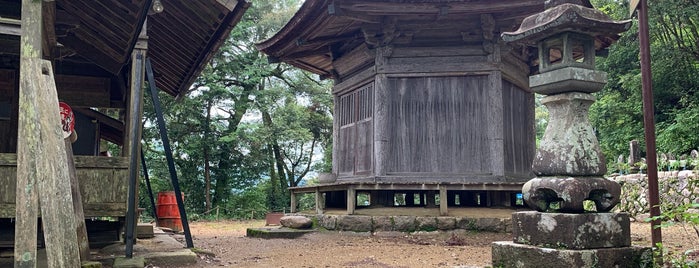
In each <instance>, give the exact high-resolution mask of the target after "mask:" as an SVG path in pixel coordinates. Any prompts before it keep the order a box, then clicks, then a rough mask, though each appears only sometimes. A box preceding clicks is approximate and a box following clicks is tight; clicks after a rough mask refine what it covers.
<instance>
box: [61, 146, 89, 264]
mask: <svg viewBox="0 0 699 268" xmlns="http://www.w3.org/2000/svg"><path fill="white" fill-rule="evenodd" d="M64 143H65V148H66V158H67V159H66V163H67V165H68V176H69V178H70V194H71V196H72V198H73V199H72V200H73V215H74V217H75V233H76V235H77V239H78V250H79V253H80V260H81V261H83V262H85V261H89V260H90V243H89V242H88V239H87V227H86V226H85V213H84V211H83V201H82V196H81V194H80V183H79V181H78V176H77V174H76V171H75V161H74V160H73V146H72V142H71V141H70V138H67V139H65V141H64Z"/></svg>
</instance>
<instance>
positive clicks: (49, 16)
mask: <svg viewBox="0 0 699 268" xmlns="http://www.w3.org/2000/svg"><path fill="white" fill-rule="evenodd" d="M41 9H42V13H43V15H42V16H43V21H44V22H43V27H44V36H43V40H42V42H43V46H42V53H43V54H44V57H45V58H48V59H53V55H52V52H53V48H54V47H56V44H57V39H56V27H55V25H54V23H55V21H56V2H54V1H44V4H43V5H42V6H41Z"/></svg>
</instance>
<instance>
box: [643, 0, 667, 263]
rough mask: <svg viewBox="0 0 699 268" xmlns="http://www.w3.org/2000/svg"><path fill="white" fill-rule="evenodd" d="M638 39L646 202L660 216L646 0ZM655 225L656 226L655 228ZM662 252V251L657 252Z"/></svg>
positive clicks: (658, 235) (656, 233)
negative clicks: (644, 145)
mask: <svg viewBox="0 0 699 268" xmlns="http://www.w3.org/2000/svg"><path fill="white" fill-rule="evenodd" d="M638 24H639V28H638V31H639V40H640V54H641V77H642V88H643V125H644V126H645V127H644V131H645V136H646V137H645V138H646V163H647V165H648V203H649V204H650V216H651V217H656V216H660V207H659V204H660V198H659V194H658V160H657V154H656V148H655V118H654V115H655V112H654V109H653V79H652V76H651V65H650V34H649V30H648V0H641V3H640V8H639V11H638ZM660 223H661V221H660V220H658V219H656V220H653V221H651V242H652V243H653V247H655V246H657V244H658V243H662V242H663V239H662V232H661V229H660V227H659V226H660ZM656 227H657V228H656ZM659 253H660V254H662V252H659Z"/></svg>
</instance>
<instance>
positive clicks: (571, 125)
mask: <svg viewBox="0 0 699 268" xmlns="http://www.w3.org/2000/svg"><path fill="white" fill-rule="evenodd" d="M546 8H547V9H546V10H545V11H544V12H542V13H539V14H535V15H533V16H530V17H528V18H526V19H525V20H524V21H523V22H522V25H521V26H520V28H519V30H517V31H515V32H509V33H503V35H502V38H503V39H504V40H505V41H506V42H513V43H521V44H525V45H528V46H534V47H537V48H538V54H539V57H538V63H539V64H538V65H539V74H537V75H533V76H531V77H530V78H529V85H530V87H531V89H532V90H533V91H534V92H535V93H538V94H543V95H547V97H545V98H544V99H543V104H544V105H546V107H547V108H548V110H549V115H550V120H549V124H548V127H547V128H546V131H545V132H544V137H543V139H542V140H541V144H540V147H539V148H538V149H537V152H536V156H535V158H534V163H533V171H534V173H535V174H536V175H537V176H538V177H537V178H534V179H532V180H530V181H529V182H527V183H526V184H525V185H524V187H523V189H522V193H523V198H524V200H525V202H526V203H527V204H528V205H529V206H530V207H531V208H533V209H536V210H538V211H542V212H543V211H548V210H557V211H561V212H583V211H584V210H583V201H585V200H592V201H594V202H595V205H596V208H597V211H598V212H606V211H610V210H611V209H612V208H613V207H614V206H615V205H616V204H618V203H619V195H620V194H621V187H620V186H619V184H617V183H616V182H613V181H610V180H607V179H605V178H603V177H602V175H604V174H605V173H606V172H607V169H606V166H605V161H604V156H603V155H602V152H601V150H600V147H599V143H598V141H597V138H596V137H595V133H594V131H593V129H592V126H591V125H590V123H589V120H588V110H589V107H590V105H592V103H593V102H594V101H595V98H594V96H592V95H591V94H590V93H594V92H598V91H600V90H601V89H602V88H603V87H604V85H605V84H606V83H607V74H606V73H604V72H602V71H597V70H595V66H594V65H595V42H596V40H597V39H612V40H613V37H614V36H616V35H617V34H618V33H620V32H623V31H625V30H626V29H628V27H629V26H630V22H629V21H621V22H619V21H613V20H611V19H610V18H609V17H608V16H606V15H605V14H604V13H602V12H600V11H598V10H596V9H593V8H589V7H586V6H584V4H583V1H582V0H577V1H575V0H568V1H565V0H563V1H547V3H546Z"/></svg>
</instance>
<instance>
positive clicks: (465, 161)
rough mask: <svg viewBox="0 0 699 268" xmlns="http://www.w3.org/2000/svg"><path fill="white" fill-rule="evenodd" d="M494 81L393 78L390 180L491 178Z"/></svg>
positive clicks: (481, 77)
mask: <svg viewBox="0 0 699 268" xmlns="http://www.w3.org/2000/svg"><path fill="white" fill-rule="evenodd" d="M487 88H488V76H485V75H472V76H440V77H404V78H403V77H393V78H388V94H389V97H388V99H389V108H388V124H389V126H388V128H387V129H388V131H389V134H388V136H389V137H391V139H390V141H389V145H388V154H387V155H388V159H386V173H387V175H389V176H390V175H407V176H409V175H411V174H414V175H426V173H430V174H433V175H438V174H450V175H457V174H483V173H489V172H490V171H489V168H490V166H491V165H490V161H491V159H490V157H489V147H488V137H487V135H486V131H485V129H486V128H487V124H488V122H487V121H486V113H487V111H488V107H487V106H486V104H485V103H487V102H486V101H485V99H486V97H487V94H486V93H487V92H486V91H487Z"/></svg>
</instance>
